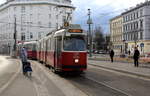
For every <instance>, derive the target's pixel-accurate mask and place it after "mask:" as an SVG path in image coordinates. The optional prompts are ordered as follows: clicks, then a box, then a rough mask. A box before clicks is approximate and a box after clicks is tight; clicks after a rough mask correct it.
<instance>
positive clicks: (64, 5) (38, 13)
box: [0, 0, 75, 52]
mask: <svg viewBox="0 0 150 96" xmlns="http://www.w3.org/2000/svg"><path fill="white" fill-rule="evenodd" d="M74 9H75V7H74V6H73V5H72V4H71V0H7V2H5V3H4V4H1V5H0V52H8V50H9V51H11V50H12V48H13V45H14V32H15V19H16V31H17V42H20V41H32V40H38V39H40V38H42V37H44V36H45V35H46V34H47V33H49V32H51V31H52V30H56V29H59V28H60V27H61V26H62V25H63V23H64V21H65V19H66V18H67V17H69V21H70V23H71V22H72V20H73V17H72V16H73V14H72V13H73V11H74Z"/></svg>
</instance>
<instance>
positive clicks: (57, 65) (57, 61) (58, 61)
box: [55, 37, 62, 68]
mask: <svg viewBox="0 0 150 96" xmlns="http://www.w3.org/2000/svg"><path fill="white" fill-rule="evenodd" d="M61 46H62V37H57V38H55V68H60V64H61Z"/></svg>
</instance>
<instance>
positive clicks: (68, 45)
mask: <svg viewBox="0 0 150 96" xmlns="http://www.w3.org/2000/svg"><path fill="white" fill-rule="evenodd" d="M63 47H64V50H65V51H85V50H86V44H85V39H84V37H83V36H72V37H65V38H64V44H63Z"/></svg>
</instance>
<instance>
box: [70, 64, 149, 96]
mask: <svg viewBox="0 0 150 96" xmlns="http://www.w3.org/2000/svg"><path fill="white" fill-rule="evenodd" d="M67 79H68V80H69V81H70V82H71V83H73V84H74V85H75V86H77V87H78V88H80V89H81V90H82V91H84V92H85V93H87V94H88V95H89V96H150V95H149V94H150V91H149V89H150V80H143V79H140V78H134V77H131V76H128V75H125V74H122V73H119V72H113V71H109V70H105V69H103V68H99V67H95V66H91V65H89V66H88V70H87V71H86V72H85V73H84V74H82V75H80V76H76V77H72V76H69V77H67Z"/></svg>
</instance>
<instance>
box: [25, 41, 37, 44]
mask: <svg viewBox="0 0 150 96" xmlns="http://www.w3.org/2000/svg"><path fill="white" fill-rule="evenodd" d="M31 43H37V41H28V42H24V43H23V44H31Z"/></svg>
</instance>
